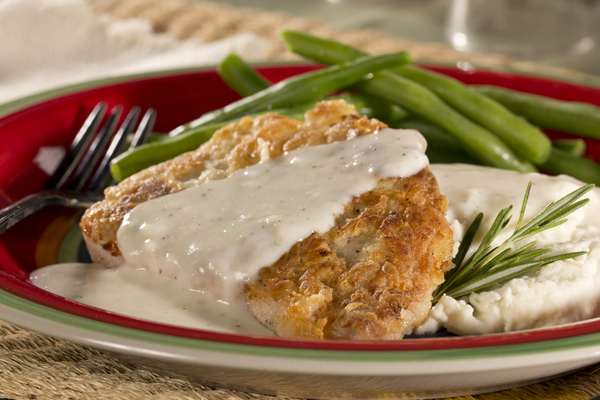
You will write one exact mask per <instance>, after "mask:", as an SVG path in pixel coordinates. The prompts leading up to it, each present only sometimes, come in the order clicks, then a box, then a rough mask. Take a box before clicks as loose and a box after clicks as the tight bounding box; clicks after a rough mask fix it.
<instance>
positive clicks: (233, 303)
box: [31, 129, 429, 334]
mask: <svg viewBox="0 0 600 400" xmlns="http://www.w3.org/2000/svg"><path fill="white" fill-rule="evenodd" d="M426 145H427V144H426V142H425V139H424V138H423V137H422V136H421V134H420V133H418V132H417V131H414V130H394V129H384V130H382V131H380V132H378V133H377V134H373V135H367V136H362V137H357V138H354V139H352V140H347V141H341V142H335V143H332V144H328V145H319V146H311V147H307V148H303V149H298V150H294V151H292V152H289V153H287V154H285V155H283V156H282V157H278V158H276V159H271V160H266V161H264V162H261V163H260V164H257V165H254V166H251V167H248V168H246V169H244V170H241V171H239V172H237V173H235V174H233V175H231V176H230V177H228V178H226V179H221V180H214V181H208V182H206V183H205V184H203V185H201V186H198V187H195V188H190V189H187V190H185V191H182V192H179V193H175V194H172V195H169V196H164V197H161V198H157V199H154V200H151V201H148V202H146V203H143V204H141V205H139V206H137V207H136V208H135V209H134V210H133V211H132V212H131V213H129V214H128V215H127V216H126V218H125V220H124V222H123V224H122V226H121V228H120V229H119V231H118V234H117V242H118V245H119V249H120V250H121V252H122V254H123V257H124V259H125V264H124V265H123V266H121V267H119V268H116V269H113V270H110V269H104V268H102V267H100V266H94V265H91V266H90V265H80V264H74V265H56V266H50V267H45V268H42V269H40V270H37V271H35V272H33V273H32V275H31V281H32V282H33V283H34V284H35V285H37V286H39V287H42V288H44V289H46V290H48V291H51V292H54V293H57V294H60V295H62V296H64V297H67V298H71V299H73V300H77V301H80V302H82V303H85V304H89V305H93V306H95V307H98V308H103V309H107V310H110V311H114V312H119V313H122V314H127V315H130V316H136V317H139V318H145V319H151V320H157V321H160V322H164V323H170V324H176V325H185V326H193V327H196V328H204V329H213V330H221V331H225V332H245V333H262V334H266V333H268V331H267V330H266V328H263V327H262V326H260V325H259V324H258V323H257V322H256V321H255V320H254V319H253V317H252V315H251V314H250V313H249V312H248V311H246V308H245V303H244V299H243V296H242V295H241V292H242V290H243V284H244V282H247V281H250V280H252V279H254V278H255V277H256V276H257V275H258V270H259V269H260V268H262V267H264V266H266V265H270V264H273V263H274V262H275V261H277V259H279V258H280V257H281V256H282V255H283V254H285V253H286V252H287V251H288V250H289V249H290V248H291V247H292V246H293V245H294V243H296V242H297V241H298V240H301V239H303V238H305V237H308V236H309V235H310V234H311V233H312V232H319V233H324V232H326V231H328V230H329V229H330V228H331V227H333V225H334V221H335V216H336V215H339V214H340V213H341V212H342V211H343V209H344V204H347V203H348V202H350V200H351V199H352V198H353V197H354V196H357V195H359V194H361V193H364V192H366V191H369V190H371V189H372V188H373V187H375V185H376V184H377V182H378V180H379V179H381V178H388V177H407V176H411V175H414V174H415V173H417V172H419V171H420V170H421V169H423V168H424V167H426V166H427V165H428V163H429V162H428V160H427V157H426V156H425V154H424V152H425V148H426Z"/></svg>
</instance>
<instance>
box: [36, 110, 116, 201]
mask: <svg viewBox="0 0 600 400" xmlns="http://www.w3.org/2000/svg"><path fill="white" fill-rule="evenodd" d="M105 111H106V103H105V102H101V103H98V104H97V105H96V107H94V109H93V110H92V112H91V113H90V115H89V116H88V117H87V118H86V120H85V122H84V123H83V125H82V126H81V128H80V129H79V132H77V135H76V136H75V139H73V141H72V142H71V145H70V146H69V151H68V152H67V154H66V155H65V158H64V159H63V160H62V162H61V163H60V165H59V166H58V168H57V169H56V171H54V173H53V174H52V176H51V177H50V179H49V180H48V182H47V183H46V185H45V186H44V189H46V190H52V189H59V188H61V187H62V186H63V185H64V184H65V183H66V182H67V180H68V179H69V176H71V174H72V173H73V171H74V170H75V167H77V164H78V163H79V161H80V160H81V158H82V157H83V155H84V154H85V153H86V151H87V147H88V145H89V144H90V141H91V140H92V138H93V137H94V134H95V133H96V131H97V130H98V126H99V125H100V122H101V121H102V118H104V113H105Z"/></svg>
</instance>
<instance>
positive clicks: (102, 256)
mask: <svg viewBox="0 0 600 400" xmlns="http://www.w3.org/2000/svg"><path fill="white" fill-rule="evenodd" d="M385 127H386V125H385V124H383V123H382V122H380V121H377V120H375V119H371V120H369V119H368V118H366V117H364V116H362V117H361V116H359V115H358V114H357V113H356V111H355V109H354V106H353V105H350V104H347V103H346V102H345V101H343V100H337V101H325V102H320V103H318V104H317V105H316V106H315V108H314V109H313V110H310V111H308V112H307V113H306V114H305V120H304V121H297V120H294V119H291V118H287V117H284V116H281V115H279V114H267V115H263V116H259V117H256V118H254V119H252V118H242V119H241V120H240V121H239V122H238V123H236V124H231V125H228V126H226V127H224V128H223V129H220V130H219V131H217V132H216V133H215V134H214V135H213V137H212V138H211V139H210V140H209V141H208V142H206V143H205V144H203V145H202V146H200V147H199V148H198V149H197V150H195V151H191V152H188V153H185V154H182V155H180V156H178V157H175V158H174V159H172V160H169V161H166V162H164V163H161V164H158V165H155V166H153V167H150V168H147V169H145V170H143V171H140V172H139V173H137V174H135V175H132V176H131V177H129V178H127V179H125V180H123V182H121V183H119V184H118V185H116V186H112V187H109V188H108V189H106V190H105V191H104V196H105V199H104V200H103V201H101V202H99V203H96V204H95V205H93V206H92V207H91V208H89V209H88V210H87V211H86V213H85V214H84V216H83V218H82V219H81V223H80V227H81V230H82V232H83V237H84V239H85V242H86V245H87V247H88V250H89V252H90V255H91V256H92V259H93V260H94V261H95V262H99V263H102V264H104V265H106V266H108V267H115V266H118V265H120V264H122V263H123V258H122V256H121V252H120V250H119V247H118V245H117V231H118V229H119V227H120V226H121V223H122V221H123V218H124V217H125V215H126V214H127V213H128V212H129V211H131V210H132V209H133V208H134V207H135V206H137V205H138V204H140V203H143V202H145V201H148V200H150V199H153V198H156V197H160V196H164V195H166V194H170V193H175V192H179V191H181V190H184V189H187V188H189V187H194V186H198V185H201V184H202V183H204V182H205V181H207V180H214V179H223V178H226V177H228V176H229V175H231V174H232V173H234V172H236V171H238V170H240V169H243V168H245V167H247V166H249V165H253V164H257V163H258V162H260V161H261V160H265V159H269V158H275V157H279V156H281V155H282V154H283V153H284V152H286V151H290V150H294V149H297V148H301V147H307V146H313V145H317V144H324V143H332V142H336V141H340V140H347V139H351V138H353V137H356V136H362V135H368V134H371V133H374V132H377V131H378V130H380V129H383V128H385Z"/></svg>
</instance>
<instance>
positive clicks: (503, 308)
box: [415, 165, 600, 335]
mask: <svg viewBox="0 0 600 400" xmlns="http://www.w3.org/2000/svg"><path fill="white" fill-rule="evenodd" d="M431 170H432V172H433V173H434V174H435V175H436V177H437V179H438V182H439V184H440V189H441V192H442V193H444V194H445V195H447V196H448V198H449V200H450V209H449V211H448V214H447V219H448V222H449V223H450V226H451V228H452V230H453V232H454V239H455V241H456V247H455V250H456V249H457V248H458V245H459V244H460V240H462V237H463V234H464V231H465V230H466V229H467V228H468V226H469V224H470V223H471V221H472V220H473V218H474V217H475V216H476V214H477V213H479V212H483V213H484V215H485V217H484V221H483V224H482V226H481V228H480V232H479V235H478V237H477V238H476V239H475V242H474V246H472V247H475V245H478V244H479V241H480V240H481V237H482V236H483V234H485V233H486V232H487V230H488V229H489V227H490V225H491V224H492V222H493V220H494V218H495V217H496V215H497V214H498V212H499V211H500V209H502V208H503V207H507V206H508V205H511V204H512V205H513V219H512V221H511V223H510V224H509V225H508V226H507V228H506V229H505V230H504V231H503V232H502V233H501V234H500V235H499V237H498V238H497V239H496V242H494V245H499V244H500V243H502V241H504V240H505V239H506V238H508V237H509V236H510V235H511V234H512V232H513V231H514V227H515V224H516V220H517V218H518V213H519V210H520V206H521V202H522V201H523V196H524V194H525V190H526V187H527V184H528V182H529V181H532V182H533V186H532V189H531V195H530V199H529V203H528V206H527V210H526V213H525V219H524V221H525V222H527V221H529V220H530V219H531V218H533V217H534V216H535V215H536V214H538V213H539V212H540V211H541V210H542V209H543V208H544V207H545V206H546V205H548V204H549V203H550V202H553V201H556V200H558V199H560V198H561V197H563V196H565V195H566V194H568V193H570V192H572V191H573V190H575V189H577V188H578V187H580V186H582V185H583V183H582V182H579V181H577V180H576V179H573V178H571V177H567V176H556V177H552V176H546V175H541V174H519V173H516V172H511V171H504V170H496V169H491V168H485V167H474V166H472V165H432V166H431ZM586 197H588V198H589V199H590V202H589V203H588V204H587V205H586V206H585V207H583V208H582V209H580V210H578V211H576V212H575V213H573V214H571V215H570V216H569V217H568V219H569V221H568V222H567V223H565V224H563V225H561V226H559V227H557V228H553V229H550V230H548V231H545V232H542V233H541V234H539V235H537V236H534V237H531V238H529V239H525V240H524V241H523V242H521V243H520V244H521V245H523V244H525V243H528V242H529V241H532V240H536V241H537V245H536V247H538V248H539V247H547V248H552V249H553V250H554V252H553V253H551V254H561V253H567V252H575V251H587V252H588V253H587V254H586V255H583V256H580V257H577V258H576V259H570V260H564V261H557V262H555V263H552V264H549V265H547V266H545V267H543V268H541V269H539V270H535V271H533V272H531V273H529V274H528V275H526V276H523V277H520V278H515V279H513V280H511V281H509V282H506V283H504V284H501V285H497V286H495V287H493V288H492V289H491V290H487V291H483V292H481V293H474V294H471V295H469V296H467V297H466V298H463V299H459V300H455V299H452V298H450V297H448V296H444V297H443V298H442V299H441V300H440V302H439V303H438V304H437V305H436V306H434V307H433V308H432V310H431V312H430V313H429V316H428V318H427V319H426V320H425V321H424V323H423V324H421V326H419V327H418V328H417V330H416V332H415V333H426V332H435V331H437V330H439V329H441V328H443V327H445V328H446V329H447V330H448V331H450V332H452V333H455V334H458V335H474V334H485V333H494V332H508V331H516V330H523V329H531V328H540V327H546V326H553V325H559V324H565V323H569V322H575V321H580V320H584V319H588V318H593V317H595V316H596V315H597V307H598V304H599V302H600V271H599V269H598V265H599V261H600V217H599V215H600V189H594V190H593V191H591V192H590V193H588V195H587V196H586Z"/></svg>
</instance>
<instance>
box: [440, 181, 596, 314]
mask: <svg viewBox="0 0 600 400" xmlns="http://www.w3.org/2000/svg"><path fill="white" fill-rule="evenodd" d="M593 187H594V185H593V184H590V185H586V186H582V187H581V188H579V189H577V190H575V191H573V192H571V193H569V194H568V195H566V196H565V197H563V198H561V199H560V200H558V201H556V202H553V203H550V204H549V205H548V206H546V208H544V209H543V210H542V211H541V212H540V213H539V214H538V215H536V216H535V217H534V218H533V219H532V220H531V221H529V222H528V223H526V224H524V225H522V223H523V216H524V215H525V208H526V206H527V201H528V200H529V193H530V192H531V182H529V185H528V186H527V189H526V190H525V196H524V198H523V203H522V205H521V211H520V213H519V220H518V221H517V225H516V227H515V230H514V232H513V234H512V235H511V236H510V237H509V238H508V239H506V240H505V241H504V242H503V243H502V244H501V245H500V246H497V247H492V242H493V241H494V239H496V237H497V236H498V235H499V234H500V232H502V231H503V230H504V228H506V226H507V225H508V223H509V222H510V219H511V218H512V214H511V211H512V206H508V207H506V208H503V209H502V210H501V211H500V212H499V213H498V215H497V216H496V219H495V220H494V222H493V223H492V226H491V227H490V229H489V231H488V232H487V233H486V234H485V236H484V238H483V240H482V241H481V244H480V245H479V247H478V248H477V249H476V250H475V251H474V252H473V254H472V255H471V256H470V257H469V258H468V259H467V260H465V258H466V256H467V254H468V253H469V250H470V248H471V245H472V243H473V239H474V238H475V236H476V235H477V232H478V231H479V228H480V226H481V221H482V220H483V213H479V214H478V215H477V216H476V217H475V219H474V220H473V222H472V223H471V225H470V226H469V228H468V229H467V231H466V232H465V235H464V238H463V240H462V242H461V244H460V246H459V248H458V252H457V254H456V257H454V259H453V260H452V261H453V263H454V265H455V267H454V268H452V269H451V270H449V271H448V272H446V275H445V279H446V280H445V281H444V283H442V284H441V285H440V286H439V287H438V289H437V291H436V295H435V297H434V298H433V304H434V305H435V304H436V303H437V302H438V301H439V300H440V298H441V297H442V296H443V295H444V294H445V295H446V296H450V297H453V298H459V297H463V296H466V295H468V294H471V293H474V292H478V291H481V290H482V289H485V288H487V287H489V286H492V285H494V284H497V283H502V282H506V281H508V280H510V279H512V278H515V277H517V276H520V275H523V274H525V273H527V272H529V271H531V270H533V269H536V268H539V267H542V266H544V265H547V264H550V263H553V262H555V261H559V260H566V259H569V258H574V257H578V256H580V255H583V254H585V253H586V252H585V251H578V252H574V253H565V254H559V255H555V256H549V257H543V256H544V255H546V254H548V253H550V252H551V251H552V249H533V250H532V248H533V247H534V246H535V244H536V242H535V241H532V242H529V243H526V244H525V245H523V246H520V247H517V248H515V249H513V248H512V247H511V246H512V245H513V244H516V243H517V242H519V241H521V240H523V239H526V238H528V237H530V236H533V235H536V234H538V233H540V232H543V231H545V230H548V229H551V228H554V227H556V226H559V225H562V224H564V223H565V222H567V219H566V218H565V217H566V216H568V215H569V214H571V213H572V212H574V211H575V210H578V209H579V208H581V207H583V206H584V205H585V204H587V203H588V201H589V199H583V200H579V201H577V200H578V199H579V198H581V196H583V195H584V194H586V193H587V192H589V191H590V190H592V189H593Z"/></svg>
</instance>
